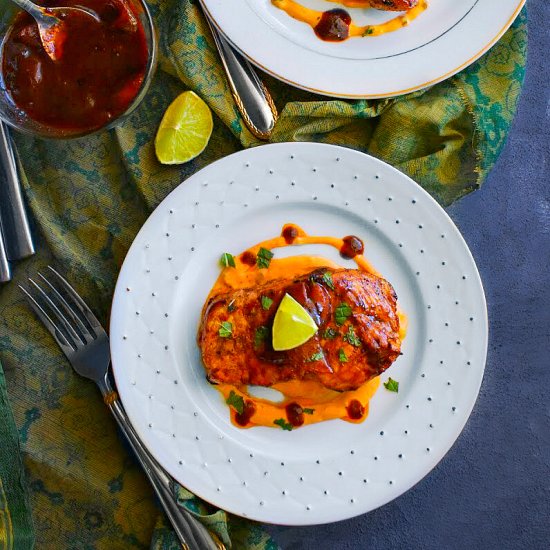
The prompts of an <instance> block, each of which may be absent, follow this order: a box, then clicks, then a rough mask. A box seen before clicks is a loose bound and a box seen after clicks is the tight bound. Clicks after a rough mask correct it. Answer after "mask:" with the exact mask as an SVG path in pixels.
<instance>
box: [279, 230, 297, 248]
mask: <svg viewBox="0 0 550 550" xmlns="http://www.w3.org/2000/svg"><path fill="white" fill-rule="evenodd" d="M282 236H283V238H284V239H285V242H286V244H292V243H293V242H294V241H295V240H296V237H297V236H298V229H296V227H294V226H293V225H286V226H285V228H284V229H283V233H282Z"/></svg>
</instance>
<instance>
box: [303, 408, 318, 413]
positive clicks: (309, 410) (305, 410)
mask: <svg viewBox="0 0 550 550" xmlns="http://www.w3.org/2000/svg"><path fill="white" fill-rule="evenodd" d="M302 412H303V413H304V414H313V413H314V412H315V409H302Z"/></svg>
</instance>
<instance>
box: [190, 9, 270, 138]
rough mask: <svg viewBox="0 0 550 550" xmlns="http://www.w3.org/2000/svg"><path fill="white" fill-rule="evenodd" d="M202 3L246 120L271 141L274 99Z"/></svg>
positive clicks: (235, 98) (256, 134)
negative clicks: (219, 29) (221, 31)
mask: <svg viewBox="0 0 550 550" xmlns="http://www.w3.org/2000/svg"><path fill="white" fill-rule="evenodd" d="M201 5H202V11H203V13H204V15H205V17H206V21H207V22H208V25H209V26H210V30H211V31H212V37H213V38H214V43H215V44H216V48H217V49H218V53H219V55H220V59H221V61H222V65H223V68H224V69H225V73H226V76H227V81H228V83H229V88H230V89H231V94H232V95H233V99H234V101H235V104H236V105H237V108H238V109H239V112H240V113H241V116H242V118H243V121H244V123H245V124H246V126H247V128H248V129H249V130H250V131H251V132H252V134H253V135H254V136H256V137H257V138H258V139H262V140H268V139H269V138H270V136H271V133H272V132H273V128H274V127H275V123H276V122H277V118H278V114H277V108H276V107H275V103H274V102H273V98H272V97H271V95H270V93H269V91H268V90H267V88H266V87H265V86H264V84H263V82H262V81H261V80H260V78H259V77H258V75H257V74H256V71H255V70H254V69H253V67H252V65H250V63H249V62H248V61H247V60H246V59H244V57H242V56H241V55H240V54H239V53H238V52H237V51H236V50H235V49H234V48H233V46H231V44H229V42H228V41H227V40H226V39H225V38H224V36H223V35H222V34H221V33H220V32H219V31H218V29H217V28H216V26H215V23H214V21H213V20H212V17H211V15H210V14H209V13H208V10H207V9H206V6H205V5H204V2H203V0H201Z"/></svg>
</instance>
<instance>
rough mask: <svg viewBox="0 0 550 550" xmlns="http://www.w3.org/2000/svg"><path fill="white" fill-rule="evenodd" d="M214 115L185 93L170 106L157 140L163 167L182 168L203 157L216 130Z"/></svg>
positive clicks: (192, 95) (157, 148) (190, 93)
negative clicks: (169, 165)
mask: <svg viewBox="0 0 550 550" xmlns="http://www.w3.org/2000/svg"><path fill="white" fill-rule="evenodd" d="M213 125H214V123H213V121H212V112H211V111H210V108H209V107H208V105H207V104H206V103H205V102H204V101H203V100H202V99H201V98H200V97H199V96H198V95H197V94H196V93H195V92H183V93H182V94H181V95H179V96H178V97H177V98H176V99H174V101H173V102H172V103H171V104H170V106H169V107H168V109H166V112H165V113H164V116H163V117H162V121H161V123H160V126H159V129H158V132H157V137H156V138H155V152H156V154H157V158H158V159H159V161H160V162H162V164H182V163H184V162H187V161H188V160H191V159H194V158H195V157H196V156H198V155H200V154H201V153H202V152H203V151H204V149H205V147H206V146H207V145H208V141H209V140H210V136H211V135H212V128H213Z"/></svg>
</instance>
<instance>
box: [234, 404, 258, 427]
mask: <svg viewBox="0 0 550 550" xmlns="http://www.w3.org/2000/svg"><path fill="white" fill-rule="evenodd" d="M255 412H256V405H254V403H253V402H252V401H248V400H247V401H245V402H244V408H243V412H242V413H241V414H239V413H235V422H236V423H237V424H238V425H239V426H247V425H248V424H249V423H250V419H251V418H252V415H253V414H254V413H255Z"/></svg>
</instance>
